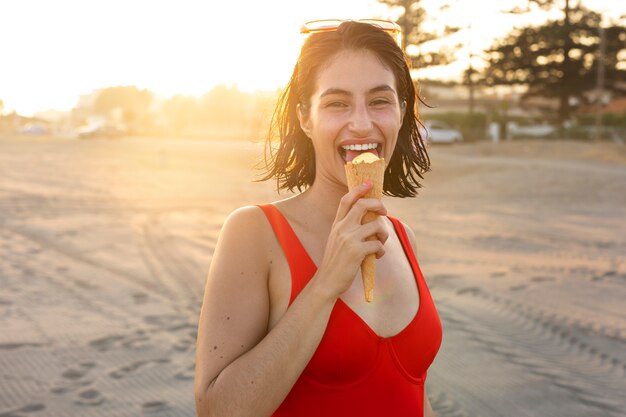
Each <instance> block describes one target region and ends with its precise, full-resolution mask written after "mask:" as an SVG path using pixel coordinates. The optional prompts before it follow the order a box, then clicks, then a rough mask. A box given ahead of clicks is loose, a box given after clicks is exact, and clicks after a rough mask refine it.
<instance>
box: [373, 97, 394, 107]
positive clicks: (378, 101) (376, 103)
mask: <svg viewBox="0 0 626 417" xmlns="http://www.w3.org/2000/svg"><path fill="white" fill-rule="evenodd" d="M389 103H390V101H389V100H387V99H384V98H377V99H376V100H372V102H371V104H372V105H373V106H385V105H387V104H389Z"/></svg>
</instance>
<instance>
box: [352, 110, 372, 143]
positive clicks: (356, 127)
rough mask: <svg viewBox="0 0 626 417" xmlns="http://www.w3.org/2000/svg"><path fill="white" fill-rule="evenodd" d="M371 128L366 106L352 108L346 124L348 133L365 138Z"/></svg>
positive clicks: (370, 118) (370, 119)
mask: <svg viewBox="0 0 626 417" xmlns="http://www.w3.org/2000/svg"><path fill="white" fill-rule="evenodd" d="M372 126H373V123H372V117H371V115H370V114H369V111H368V109H367V106H365V105H357V106H354V109H353V111H352V113H351V114H350V123H349V124H348V128H349V129H350V131H351V132H353V133H354V134H355V135H357V136H367V135H368V134H369V133H370V131H371V130H372Z"/></svg>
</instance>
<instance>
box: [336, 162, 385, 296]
mask: <svg viewBox="0 0 626 417" xmlns="http://www.w3.org/2000/svg"><path fill="white" fill-rule="evenodd" d="M345 168H346V177H347V179H348V189H350V190H352V189H353V188H355V187H358V186H359V185H361V184H363V182H365V181H367V180H369V181H371V182H372V184H373V187H372V188H371V190H369V191H368V192H367V194H365V195H364V196H363V197H364V198H378V199H381V198H382V196H383V182H384V178H385V160H384V159H382V158H378V157H377V156H376V155H374V154H373V153H371V152H365V153H362V154H360V155H358V156H357V157H356V158H354V159H353V160H352V161H350V162H348V163H346V165H345ZM378 217H379V215H378V214H376V213H373V212H371V211H368V212H367V213H365V216H363V219H362V220H361V224H366V223H369V222H371V221H374V220H376V219H377V218H378ZM374 239H376V236H370V237H368V238H367V240H374ZM361 277H362V278H363V289H364V290H365V301H367V302H368V303H371V302H372V301H373V300H374V280H375V278H376V255H375V254H371V255H367V256H366V257H365V259H363V262H361Z"/></svg>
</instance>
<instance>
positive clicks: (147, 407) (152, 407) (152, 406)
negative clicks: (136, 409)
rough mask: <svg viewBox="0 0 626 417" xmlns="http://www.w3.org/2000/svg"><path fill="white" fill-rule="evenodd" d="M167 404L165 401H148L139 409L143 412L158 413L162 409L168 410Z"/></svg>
mask: <svg viewBox="0 0 626 417" xmlns="http://www.w3.org/2000/svg"><path fill="white" fill-rule="evenodd" d="M169 408H170V407H169V405H168V404H167V402H166V401H148V402H145V403H143V404H142V405H141V410H142V411H143V412H144V413H150V414H152V413H160V412H162V411H167V410H169Z"/></svg>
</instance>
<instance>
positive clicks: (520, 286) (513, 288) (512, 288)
mask: <svg viewBox="0 0 626 417" xmlns="http://www.w3.org/2000/svg"><path fill="white" fill-rule="evenodd" d="M526 288H528V285H526V284H521V285H514V286H512V287H510V288H509V290H510V291H521V290H525V289H526Z"/></svg>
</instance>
